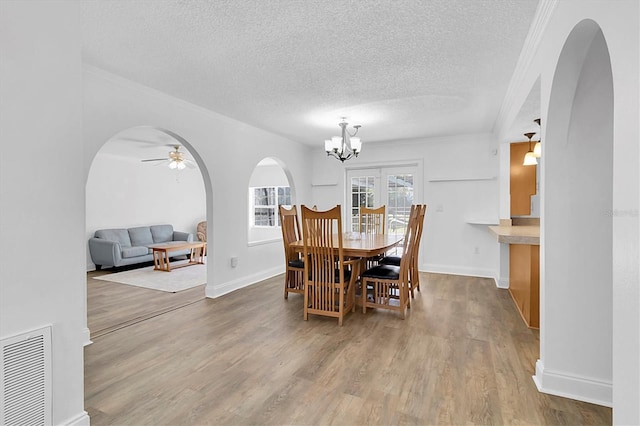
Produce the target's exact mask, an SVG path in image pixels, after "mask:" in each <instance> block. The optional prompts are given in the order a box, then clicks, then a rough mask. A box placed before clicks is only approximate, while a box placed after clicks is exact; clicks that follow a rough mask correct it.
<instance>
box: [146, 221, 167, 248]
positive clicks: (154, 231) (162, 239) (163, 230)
mask: <svg viewBox="0 0 640 426" xmlns="http://www.w3.org/2000/svg"><path fill="white" fill-rule="evenodd" d="M149 228H151V235H152V236H153V243H156V244H157V243H166V242H167V241H173V225H152V226H150V227H149ZM153 243H149V244H153Z"/></svg>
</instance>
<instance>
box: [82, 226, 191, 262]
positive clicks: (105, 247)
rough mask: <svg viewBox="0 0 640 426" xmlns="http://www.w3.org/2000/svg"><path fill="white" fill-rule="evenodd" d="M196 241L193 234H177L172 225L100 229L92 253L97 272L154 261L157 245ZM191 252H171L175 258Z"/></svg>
mask: <svg viewBox="0 0 640 426" xmlns="http://www.w3.org/2000/svg"><path fill="white" fill-rule="evenodd" d="M185 241H187V242H192V241H193V234H190V233H188V232H180V231H174V230H173V226H172V225H152V226H138V227H135V228H128V229H99V230H97V231H96V232H95V234H94V236H93V238H90V239H89V253H90V254H91V261H92V262H93V263H94V264H95V265H96V270H100V268H102V267H103V266H114V267H115V266H124V265H133V264H136V263H143V262H151V261H153V254H152V253H153V251H152V249H151V246H152V245H153V244H160V243H163V244H172V243H173V244H180V243H183V242H185ZM187 254H189V250H180V251H176V252H171V256H172V257H173V256H180V255H187Z"/></svg>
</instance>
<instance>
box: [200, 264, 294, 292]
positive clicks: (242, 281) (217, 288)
mask: <svg viewBox="0 0 640 426" xmlns="http://www.w3.org/2000/svg"><path fill="white" fill-rule="evenodd" d="M283 273H284V267H283V266H277V267H275V268H271V269H266V270H264V271H260V272H258V273H255V274H252V275H248V276H246V277H242V278H238V279H235V280H233V281H229V282H226V283H223V284H218V285H209V284H207V286H206V287H205V296H207V297H208V298H211V299H215V298H216V297H220V296H223V295H225V294H227V293H231V292H232V291H235V290H239V289H241V288H243V287H246V286H249V285H251V284H255V283H257V282H260V281H263V280H266V279H268V278H271V277H275V276H276V275H280V274H283Z"/></svg>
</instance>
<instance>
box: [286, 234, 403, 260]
mask: <svg viewBox="0 0 640 426" xmlns="http://www.w3.org/2000/svg"><path fill="white" fill-rule="evenodd" d="M403 239H404V235H398V234H364V233H362V234H361V233H354V232H345V233H343V234H342V252H343V255H344V256H346V257H362V258H367V257H374V256H377V255H379V254H384V253H386V252H387V251H389V250H391V249H392V248H394V247H397V246H398V245H399V244H400V243H401V242H402V240H403ZM333 241H334V249H336V250H338V238H337V235H334V238H333ZM290 247H292V248H293V249H294V250H296V251H299V252H302V251H304V241H303V240H298V241H294V242H292V243H291V244H290Z"/></svg>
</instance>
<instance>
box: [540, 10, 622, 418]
mask: <svg viewBox="0 0 640 426" xmlns="http://www.w3.org/2000/svg"><path fill="white" fill-rule="evenodd" d="M543 126H545V127H546V129H545V132H544V135H543V140H544V143H543V144H542V146H543V157H544V162H543V163H542V188H543V189H542V194H543V199H542V214H541V283H540V284H541V286H540V298H541V307H540V320H541V330H540V359H539V360H538V362H537V365H536V376H535V381H536V384H537V385H538V388H539V389H540V390H541V391H543V392H546V393H551V394H556V395H561V396H567V397H570V398H573V399H578V400H583V401H587V402H593V403H597V404H601V405H606V406H611V404H612V321H613V299H612V294H613V288H612V274H613V272H612V271H613V254H612V252H613V249H612V244H613V243H612V241H613V221H612V215H611V212H612V206H613V78H612V72H611V62H610V58H609V52H608V48H607V44H606V41H605V38H604V35H603V33H602V31H601V29H600V28H599V26H598V25H597V24H596V23H595V22H594V21H591V20H585V21H582V22H580V23H579V24H578V25H576V27H575V28H574V29H573V31H572V32H571V34H570V35H569V37H568V38H567V41H566V43H565V45H564V47H563V49H562V52H561V54H560V57H559V60H558V64H557V67H556V71H555V75H554V77H553V83H552V86H551V94H550V100H549V108H548V111H547V117H546V120H544V119H543Z"/></svg>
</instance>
